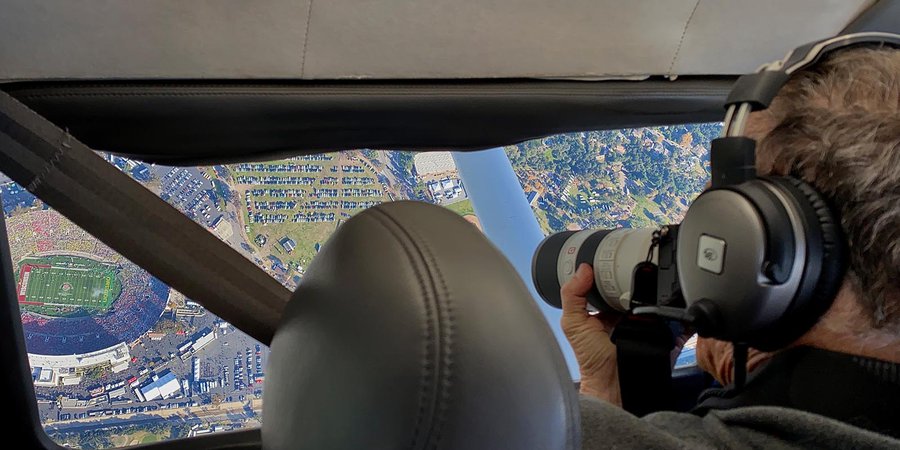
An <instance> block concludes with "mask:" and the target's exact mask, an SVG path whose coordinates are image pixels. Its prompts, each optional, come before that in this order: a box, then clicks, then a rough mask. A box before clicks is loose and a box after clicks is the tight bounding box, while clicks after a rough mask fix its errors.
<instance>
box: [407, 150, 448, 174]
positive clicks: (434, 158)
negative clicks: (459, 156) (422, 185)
mask: <svg viewBox="0 0 900 450" xmlns="http://www.w3.org/2000/svg"><path fill="white" fill-rule="evenodd" d="M413 164H414V165H415V166H416V173H417V174H418V175H419V176H420V177H424V176H427V175H431V174H436V173H444V172H452V171H454V170H456V162H454V161H453V156H452V155H451V154H450V152H422V153H416V156H414V157H413Z"/></svg>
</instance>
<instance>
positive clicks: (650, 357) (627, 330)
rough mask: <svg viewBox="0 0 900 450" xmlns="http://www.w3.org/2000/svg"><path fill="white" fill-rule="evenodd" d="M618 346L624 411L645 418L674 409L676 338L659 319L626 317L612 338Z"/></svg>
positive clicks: (617, 354) (614, 331)
mask: <svg viewBox="0 0 900 450" xmlns="http://www.w3.org/2000/svg"><path fill="white" fill-rule="evenodd" d="M610 338H611V340H612V341H613V343H614V344H616V360H617V363H618V370H619V389H620V390H621V393H622V408H624V409H625V410H626V411H628V412H630V413H632V414H634V415H636V416H639V417H640V416H643V415H646V414H649V413H651V412H655V411H663V410H667V409H671V408H672V405H673V398H674V397H673V395H672V361H671V353H672V349H673V348H674V347H675V338H674V336H672V331H671V329H670V328H669V326H668V325H667V324H666V322H665V321H664V320H662V319H660V318H658V317H651V316H633V315H629V316H626V317H624V318H623V319H622V320H621V321H619V323H618V324H616V328H615V329H614V330H613V333H612V336H611V337H610Z"/></svg>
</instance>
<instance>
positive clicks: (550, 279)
mask: <svg viewBox="0 0 900 450" xmlns="http://www.w3.org/2000/svg"><path fill="white" fill-rule="evenodd" d="M654 231H655V230H654V229H652V228H641V229H626V228H619V229H615V230H585V231H577V232H576V231H564V232H561V233H556V234H553V235H550V236H548V237H547V238H546V239H544V240H543V241H542V242H541V244H540V245H539V246H538V248H537V250H536V251H535V254H534V258H533V260H532V278H533V279H534V284H535V288H536V289H537V291H538V294H540V296H541V297H542V298H543V299H544V301H546V302H547V303H548V304H550V305H551V306H554V307H556V308H561V307H562V299H561V297H560V288H561V286H562V285H563V284H565V283H566V282H567V281H569V280H570V279H571V278H572V276H573V275H574V274H575V270H577V269H578V266H579V265H581V264H582V263H588V264H590V265H591V266H593V268H594V287H593V288H592V289H591V290H590V292H588V295H587V300H588V303H589V304H590V305H591V306H593V309H596V310H598V311H627V310H628V309H629V306H630V305H629V304H630V301H631V282H632V276H633V271H634V266H635V265H637V264H638V263H639V262H641V261H644V260H645V259H646V258H647V250H648V249H649V248H650V245H651V243H652V240H653V232H654ZM652 260H653V261H654V262H655V261H656V251H655V250H654V253H653V258H652Z"/></svg>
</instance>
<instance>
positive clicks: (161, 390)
mask: <svg viewBox="0 0 900 450" xmlns="http://www.w3.org/2000/svg"><path fill="white" fill-rule="evenodd" d="M140 390H141V394H143V397H144V399H145V400H146V401H150V400H156V399H158V398H159V399H166V398H170V397H174V396H175V395H176V394H178V393H180V392H181V383H180V382H179V381H178V379H177V378H175V374H173V373H172V372H167V373H166V374H165V375H163V376H161V377H155V378H154V379H153V381H151V382H149V383H147V384H145V385H144V386H142V387H141V389H140Z"/></svg>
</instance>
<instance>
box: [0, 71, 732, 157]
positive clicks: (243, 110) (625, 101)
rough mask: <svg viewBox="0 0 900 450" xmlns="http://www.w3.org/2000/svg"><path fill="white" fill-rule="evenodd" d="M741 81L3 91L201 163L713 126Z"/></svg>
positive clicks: (88, 139)
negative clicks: (692, 124)
mask: <svg viewBox="0 0 900 450" xmlns="http://www.w3.org/2000/svg"><path fill="white" fill-rule="evenodd" d="M733 80H734V78H731V77H722V78H681V79H678V80H676V81H668V80H662V79H651V80H646V81H597V82H590V81H542V80H497V81H452V82H451V81H437V82H436V81H422V82H402V83H389V82H358V81H354V82H331V83H309V82H293V83H284V82H260V81H248V82H243V83H234V82H202V83H201V82H196V81H192V82H116V83H110V82H107V83H84V82H78V83H74V82H41V83H14V84H7V85H3V86H2V89H3V90H5V91H7V92H9V93H10V94H11V95H12V96H13V97H15V98H17V99H19V100H20V101H22V102H23V103H25V104H26V105H28V106H29V107H31V108H32V109H34V110H35V111H37V112H38V113H40V114H41V115H43V116H45V117H47V118H48V119H50V120H51V121H53V122H54V123H56V124H57V125H58V126H60V127H63V128H66V129H68V131H69V132H70V133H72V135H73V136H75V137H76V138H78V139H79V140H81V141H82V142H85V143H86V144H88V145H89V146H90V147H92V148H94V149H97V150H106V151H111V152H115V153H120V154H124V155H128V156H131V157H136V158H140V159H144V160H147V161H151V162H159V163H166V164H178V165H194V164H212V163H223V162H233V161H241V160H262V159H275V158H279V157H284V156H287V155H296V154H300V153H312V152H322V151H335V150H346V149H354V148H381V149H404V150H419V151H422V150H444V149H454V150H478V149H483V148H490V147H495V146H500V145H508V144H512V143H516V142H521V141H524V140H528V139H532V138H536V137H541V136H546V135H551V134H556V133H563V132H571V131H581V130H592V129H614V128H625V127H637V126H645V125H663V124H676V123H687V122H705V121H716V120H721V119H722V116H723V110H722V107H721V105H722V102H723V100H724V98H725V96H726V94H727V93H728V90H729V89H730V87H731V84H732V81H733Z"/></svg>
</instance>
